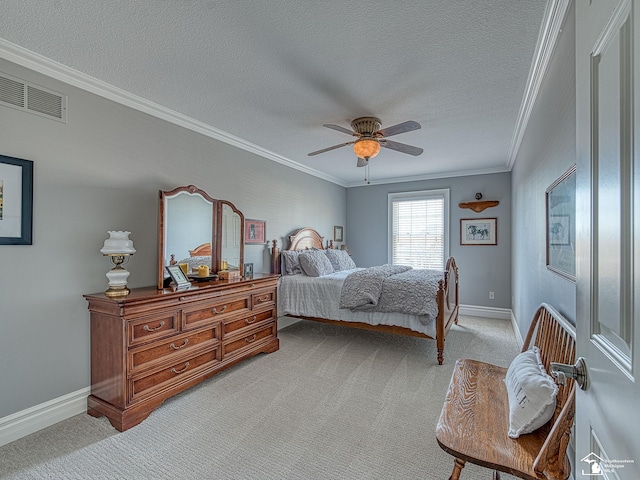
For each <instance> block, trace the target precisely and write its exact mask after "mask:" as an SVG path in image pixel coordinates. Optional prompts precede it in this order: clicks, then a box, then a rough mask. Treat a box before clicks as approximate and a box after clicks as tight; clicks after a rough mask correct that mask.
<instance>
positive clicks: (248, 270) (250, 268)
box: [244, 263, 253, 277]
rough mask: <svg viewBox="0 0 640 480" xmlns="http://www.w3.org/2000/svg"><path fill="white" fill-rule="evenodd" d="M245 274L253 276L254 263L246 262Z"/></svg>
mask: <svg viewBox="0 0 640 480" xmlns="http://www.w3.org/2000/svg"><path fill="white" fill-rule="evenodd" d="M244 276H245V277H252V276H253V263H245V264H244Z"/></svg>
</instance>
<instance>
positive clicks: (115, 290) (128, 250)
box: [100, 230, 136, 297]
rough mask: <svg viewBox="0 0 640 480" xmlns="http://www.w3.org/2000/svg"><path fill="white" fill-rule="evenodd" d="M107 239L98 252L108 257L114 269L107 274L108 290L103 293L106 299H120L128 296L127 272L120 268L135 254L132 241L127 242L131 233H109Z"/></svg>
mask: <svg viewBox="0 0 640 480" xmlns="http://www.w3.org/2000/svg"><path fill="white" fill-rule="evenodd" d="M107 233H108V234H109V238H107V239H106V240H105V241H104V246H103V247H102V248H101V249H100V252H101V253H102V254H103V255H104V256H107V257H110V259H111V263H113V265H114V267H113V268H112V269H111V270H109V271H108V272H107V278H108V279H109V289H108V290H107V291H106V292H104V294H105V295H106V296H107V297H121V296H125V295H129V292H130V290H129V289H128V288H127V278H128V277H129V272H128V271H127V270H125V269H124V268H122V264H124V263H127V262H128V261H129V257H130V256H131V255H133V254H134V253H136V249H135V248H133V241H131V240H129V235H130V234H131V232H123V231H115V230H113V231H109V232H107Z"/></svg>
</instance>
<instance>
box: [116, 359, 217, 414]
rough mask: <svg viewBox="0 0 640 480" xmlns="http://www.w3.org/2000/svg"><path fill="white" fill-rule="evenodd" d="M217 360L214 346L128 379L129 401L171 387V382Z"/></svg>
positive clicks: (197, 371)
mask: <svg viewBox="0 0 640 480" xmlns="http://www.w3.org/2000/svg"><path fill="white" fill-rule="evenodd" d="M218 361H219V360H218V349H217V348H214V349H212V350H209V351H207V352H204V353H201V354H199V355H196V356H194V357H192V358H189V359H186V360H183V361H180V362H177V363H175V364H174V365H171V366H169V367H167V368H164V369H162V370H160V371H157V372H155V373H152V374H150V375H145V376H142V377H138V378H133V379H130V380H129V401H130V402H131V401H135V400H138V399H140V398H142V397H146V396H148V395H151V394H153V393H154V392H157V391H158V390H162V389H165V388H171V386H172V384H175V383H178V382H182V381H184V380H188V379H189V377H192V376H194V375H197V374H199V373H200V372H202V371H203V370H205V369H207V368H208V367H211V366H213V365H214V364H215V363H217V362H218Z"/></svg>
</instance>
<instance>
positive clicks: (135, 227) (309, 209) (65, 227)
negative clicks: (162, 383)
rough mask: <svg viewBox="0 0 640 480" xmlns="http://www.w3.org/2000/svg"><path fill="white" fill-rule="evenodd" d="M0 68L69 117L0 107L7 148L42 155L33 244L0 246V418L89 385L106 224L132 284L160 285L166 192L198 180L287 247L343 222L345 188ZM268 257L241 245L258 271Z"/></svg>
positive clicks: (105, 266) (0, 63) (2, 64)
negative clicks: (124, 254) (127, 237)
mask: <svg viewBox="0 0 640 480" xmlns="http://www.w3.org/2000/svg"><path fill="white" fill-rule="evenodd" d="M0 71H1V72H3V73H6V74H8V75H11V76H14V77H18V78H21V79H23V80H26V81H30V82H33V83H36V84H38V85H41V86H42V87H45V88H49V89H52V90H55V91H58V92H60V93H63V94H66V95H68V96H69V103H68V124H64V123H61V122H57V121H54V120H50V119H46V118H43V117H40V116H37V115H33V114H30V113H25V112H21V111H18V110H14V109H12V108H8V107H4V106H0V154H3V155H7V156H11V157H17V158H24V159H27V160H33V161H34V162H35V163H34V176H35V181H34V216H33V224H34V230H33V235H34V236H33V238H34V240H33V245H31V246H0V264H1V265H2V273H3V275H2V280H1V282H2V285H1V287H0V324H1V326H2V334H1V335H0V364H1V365H2V368H0V385H2V387H1V388H0V418H2V417H4V416H6V415H9V414H11V413H14V412H17V411H21V410H24V409H26V408H28V407H31V406H34V405H38V404H41V403H43V402H45V401H48V400H51V399H53V398H57V397H59V396H61V395H65V394H68V393H71V392H75V391H77V390H79V389H82V388H84V387H87V386H88V385H89V383H90V365H89V352H90V345H89V314H88V311H87V304H86V302H85V300H84V299H83V298H82V295H83V294H85V293H94V292H100V291H104V290H105V289H106V288H107V279H106V277H105V273H106V272H107V271H108V270H109V268H110V267H111V265H110V263H109V261H108V260H107V259H105V258H104V257H103V256H102V255H101V254H100V252H99V250H100V248H101V247H102V244H103V242H104V240H105V239H106V238H107V230H129V231H131V232H132V233H131V239H132V240H133V241H134V246H135V248H136V249H137V253H136V254H135V255H134V256H133V257H132V258H131V261H130V262H129V263H128V266H127V269H128V270H129V271H130V272H131V276H130V277H129V285H130V286H131V287H141V286H148V285H155V284H156V259H157V236H156V235H157V215H158V206H157V203H158V190H168V189H172V188H174V187H176V186H179V185H189V184H194V185H196V186H198V187H199V188H201V189H203V190H205V191H206V192H207V193H209V195H211V196H212V197H214V198H220V199H226V200H229V201H231V202H233V203H234V204H235V205H236V207H238V208H239V209H240V210H241V211H242V212H243V213H244V215H245V216H246V217H247V218H255V219H262V220H266V225H267V238H269V239H274V238H275V239H278V240H279V242H280V243H282V239H283V238H285V237H286V235H288V234H289V233H290V232H291V231H292V230H294V229H296V228H299V227H302V226H309V225H312V226H314V227H315V228H317V229H318V230H319V231H320V233H321V234H323V235H325V236H326V238H332V237H333V226H334V225H344V224H345V223H346V218H345V209H346V191H345V189H344V188H343V187H340V186H337V185H335V184H332V183H329V182H326V181H324V180H320V179H318V178H315V177H312V176H309V175H307V174H304V173H301V172H298V171H297V170H294V169H291V168H288V167H285V166H283V165H280V164H277V163H275V162H272V161H270V160H266V159H264V158H262V157H258V156H256V155H254V154H251V153H248V152H245V151H243V150H240V149H238V148H235V147H232V146H230V145H227V144H224V143H221V142H219V141H216V140H213V139H211V138H209V137H206V136H204V135H201V134H198V133H195V132H193V131H189V130H187V129H184V128H181V127H178V126H176V125H173V124H170V123H168V122H166V121H163V120H160V119H158V118H155V117H152V116H149V115H147V114H143V113H141V112H138V111H136V110H133V109H131V108H129V107H126V106H123V105H120V104H118V103H115V102H113V101H110V100H107V99H104V98H102V97H99V96H96V95H93V94H91V93H88V92H86V91H83V90H81V89H78V88H75V87H72V86H69V85H66V84H64V83H61V82H58V81H56V80H53V79H51V78H48V77H45V76H43V75H40V74H38V73H36V72H33V71H31V70H28V69H25V68H23V67H20V66H18V65H15V64H13V63H10V62H8V61H5V60H2V59H0ZM318 198H321V199H322V201H321V202H318V201H315V202H310V201H309V200H308V199H318ZM268 260H269V254H268V250H267V248H266V247H262V246H255V245H250V246H247V247H246V248H245V261H246V262H253V263H254V271H256V272H261V271H268V269H269V262H268Z"/></svg>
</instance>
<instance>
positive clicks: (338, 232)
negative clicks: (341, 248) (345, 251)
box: [333, 225, 344, 242]
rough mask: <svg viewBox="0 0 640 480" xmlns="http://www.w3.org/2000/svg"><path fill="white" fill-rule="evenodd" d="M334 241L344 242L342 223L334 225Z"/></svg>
mask: <svg viewBox="0 0 640 480" xmlns="http://www.w3.org/2000/svg"><path fill="white" fill-rule="evenodd" d="M333 241H334V242H344V228H343V227H341V226H340V225H335V226H334V227H333Z"/></svg>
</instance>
